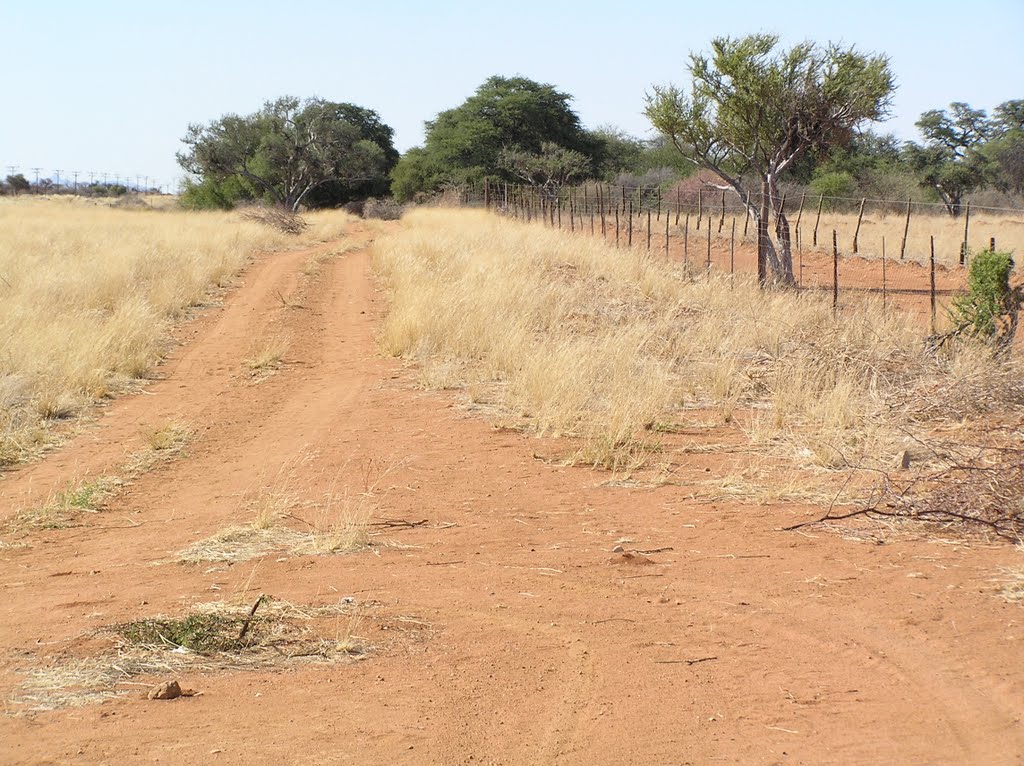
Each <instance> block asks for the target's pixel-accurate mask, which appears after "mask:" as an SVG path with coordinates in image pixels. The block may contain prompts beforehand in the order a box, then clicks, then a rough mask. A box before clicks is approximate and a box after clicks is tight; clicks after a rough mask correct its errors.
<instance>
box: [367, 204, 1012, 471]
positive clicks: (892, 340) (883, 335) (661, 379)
mask: <svg viewBox="0 0 1024 766" xmlns="http://www.w3.org/2000/svg"><path fill="white" fill-rule="evenodd" d="M374 254H375V261H374V262H375V267H376V269H377V272H378V273H379V275H380V277H381V278H382V280H383V281H384V282H385V283H386V285H387V287H388V288H389V289H390V292H391V307H390V313H389V314H388V317H387V319H386V321H385V325H384V328H383V332H382V335H381V345H382V347H383V349H384V350H385V351H386V352H387V353H390V354H393V355H398V356H403V357H406V358H408V359H412V360H416V361H418V362H420V363H421V365H422V366H423V369H424V370H425V371H426V372H425V374H423V375H422V377H421V381H422V382H423V383H425V384H427V385H430V384H431V383H433V384H435V385H438V384H439V385H441V386H443V387H449V388H453V387H454V388H465V389H468V390H471V391H478V392H479V391H481V390H488V391H493V392H494V398H495V399H496V403H498V404H500V405H501V406H502V407H503V409H504V411H505V412H506V413H508V414H510V415H511V416H515V417H521V418H522V419H523V421H524V422H525V423H526V424H527V426H528V427H529V428H530V429H532V430H533V431H534V432H536V433H539V434H552V435H566V436H571V437H576V438H578V439H580V440H581V444H582V447H581V449H580V451H579V453H578V458H579V459H581V460H585V461H586V462H589V463H593V464H595V465H601V466H606V467H610V468H621V467H623V466H628V465H632V464H635V462H636V458H637V453H638V452H643V451H645V450H646V449H648V447H649V446H650V445H651V444H652V442H650V441H649V434H648V433H647V429H650V428H652V427H654V426H655V424H656V423H658V422H664V421H678V420H680V419H685V417H684V415H685V409H686V408H690V407H695V408H707V407H711V408H718V409H719V411H720V412H721V413H722V419H723V420H725V421H729V420H731V419H732V417H733V412H734V410H735V409H736V408H737V407H740V406H742V407H749V408H753V409H754V411H755V413H756V417H755V419H754V424H753V425H752V426H751V427H750V430H749V433H750V436H751V438H752V439H753V441H755V442H756V443H758V444H760V445H761V446H763V447H766V448H769V449H771V450H773V451H775V452H777V453H785V454H788V455H791V456H794V457H797V458H799V459H800V460H801V461H804V462H807V463H809V464H811V465H815V466H820V467H827V468H835V467H841V466H846V465H849V464H858V465H866V466H875V467H879V466H885V467H888V466H889V465H890V464H891V462H892V460H893V458H894V457H895V455H896V453H897V452H898V450H899V447H900V444H901V440H902V439H903V437H904V433H903V431H902V429H903V428H904V427H905V426H907V425H908V424H911V423H913V422H914V421H913V414H912V412H911V410H910V409H908V408H907V407H906V406H905V404H906V402H909V401H912V400H915V399H920V398H922V397H923V398H925V399H929V398H930V397H931V393H930V392H932V391H933V390H935V388H936V387H939V388H941V387H942V386H944V385H946V382H947V381H949V380H950V379H951V375H953V374H954V371H959V372H957V373H956V374H957V375H959V376H960V377H961V378H965V376H966V378H969V379H971V380H977V381H984V380H986V379H987V380H994V379H1005V378H1010V379H1019V377H1020V365H1019V364H1018V363H1016V362H1014V361H1012V360H1000V359H997V358H996V357H995V356H994V355H993V354H992V353H990V352H987V351H983V352H979V351H977V350H972V349H970V348H967V347H964V348H959V347H958V348H951V349H949V350H948V351H947V352H944V354H941V355H935V354H930V353H928V351H927V348H926V343H925V338H924V333H923V331H922V330H920V329H919V328H918V327H917V326H916V324H915V323H913V322H910V321H902V318H901V317H900V316H899V315H896V314H894V312H888V314H886V313H884V312H882V311H879V310H877V307H875V306H873V305H871V304H870V303H867V304H865V305H864V306H863V307H859V308H856V309H845V310H844V311H843V312H841V313H840V315H839V316H838V317H835V316H834V315H833V309H832V306H831V302H830V301H829V300H828V299H827V298H823V297H822V296H820V295H816V294H812V293H809V292H805V293H801V292H794V291H784V290H779V291H768V292H765V291H762V290H761V289H759V288H758V286H757V285H756V283H755V282H754V281H753V280H750V279H745V278H736V279H735V281H732V280H730V279H728V277H723V276H719V275H715V274H711V275H707V274H704V273H690V272H688V271H687V270H686V269H685V268H684V267H683V265H682V264H680V263H673V262H669V261H667V260H666V259H664V258H663V257H662V256H660V255H650V254H647V253H645V252H643V251H640V250H619V249H615V248H614V247H611V246H609V245H607V244H606V243H604V242H602V241H597V240H594V239H591V238H587V237H571V236H567V235H566V234H565V233H563V232H558V231H553V230H551V229H547V228H544V227H541V226H538V225H529V224H524V223H522V222H517V221H511V220H508V219H503V218H500V217H498V216H493V215H488V214H486V213H484V212H481V211H468V210H417V211H414V212H412V213H410V214H409V215H407V216H406V217H405V218H403V220H402V223H401V224H400V226H399V227H398V228H396V229H395V230H394V231H393V233H391V234H389V235H385V236H383V237H381V238H380V239H379V240H378V241H377V243H376V244H375V245H374ZM979 396H981V393H975V394H972V397H973V398H975V399H977V397H979ZM1010 399H1014V397H1010ZM1022 403H1024V402H1022ZM1004 404H1006V406H1009V407H1016V406H1017V403H1015V399H1014V401H1006V402H1004ZM935 417H937V418H939V420H943V419H945V420H946V421H948V420H950V419H952V418H953V417H954V416H953V415H952V414H951V413H938V414H936V416H935ZM931 422H932V423H934V422H936V421H935V420H934V419H933V420H932V421H931ZM653 444H654V446H655V447H656V446H657V443H656V442H654V443H653Z"/></svg>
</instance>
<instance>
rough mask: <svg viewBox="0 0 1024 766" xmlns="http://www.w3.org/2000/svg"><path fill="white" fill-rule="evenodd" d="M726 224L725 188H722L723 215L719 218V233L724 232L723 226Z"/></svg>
mask: <svg viewBox="0 0 1024 766" xmlns="http://www.w3.org/2000/svg"><path fill="white" fill-rule="evenodd" d="M723 226H725V189H722V217H721V218H719V219H718V233H719V234H721V233H722V227H723Z"/></svg>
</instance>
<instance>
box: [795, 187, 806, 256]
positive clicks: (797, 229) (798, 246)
mask: <svg viewBox="0 0 1024 766" xmlns="http://www.w3.org/2000/svg"><path fill="white" fill-rule="evenodd" d="M805 199H807V192H804V193H803V194H801V195H800V208H799V209H798V210H797V211H796V226H795V227H794V229H795V231H794V233H795V234H796V249H797V252H800V251H801V250H802V249H803V241H802V240H801V239H800V218H801V217H802V216H803V214H804V200H805Z"/></svg>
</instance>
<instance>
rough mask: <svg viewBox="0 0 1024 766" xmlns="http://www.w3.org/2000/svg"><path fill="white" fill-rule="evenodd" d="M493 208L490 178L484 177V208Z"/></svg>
mask: <svg viewBox="0 0 1024 766" xmlns="http://www.w3.org/2000/svg"><path fill="white" fill-rule="evenodd" d="M490 209H491V182H490V179H488V178H485V179H484V210H490Z"/></svg>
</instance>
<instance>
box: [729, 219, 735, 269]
mask: <svg viewBox="0 0 1024 766" xmlns="http://www.w3.org/2000/svg"><path fill="white" fill-rule="evenodd" d="M735 273H736V216H733V217H732V234H731V235H730V237H729V274H730V275H732V274H735Z"/></svg>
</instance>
